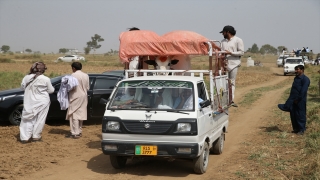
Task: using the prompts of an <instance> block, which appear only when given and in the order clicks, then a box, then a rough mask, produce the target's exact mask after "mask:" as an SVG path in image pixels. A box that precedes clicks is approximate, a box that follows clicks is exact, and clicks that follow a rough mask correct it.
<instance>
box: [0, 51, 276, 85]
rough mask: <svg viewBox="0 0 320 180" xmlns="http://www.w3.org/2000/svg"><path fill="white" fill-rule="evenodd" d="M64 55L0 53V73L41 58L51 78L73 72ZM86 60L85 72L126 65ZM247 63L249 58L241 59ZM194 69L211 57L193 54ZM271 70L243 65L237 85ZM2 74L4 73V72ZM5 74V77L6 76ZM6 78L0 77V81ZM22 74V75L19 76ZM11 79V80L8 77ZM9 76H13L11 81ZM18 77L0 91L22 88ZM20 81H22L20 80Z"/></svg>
mask: <svg viewBox="0 0 320 180" xmlns="http://www.w3.org/2000/svg"><path fill="white" fill-rule="evenodd" d="M60 56H63V55H62V54H60V55H59V54H56V55H52V54H47V55H33V54H30V55H28V54H23V55H19V54H18V55H17V54H14V55H10V54H2V55H1V56H0V73H1V72H15V73H20V74H21V77H23V76H24V75H25V74H27V73H28V71H29V68H30V67H31V65H32V64H33V63H34V62H37V61H42V62H44V63H46V65H47V67H48V70H47V71H46V73H45V75H47V76H49V77H54V76H58V75H64V74H71V73H72V71H71V67H70V63H65V62H59V63H55V62H54V61H55V60H56V59H57V58H58V57H60ZM84 57H85V58H86V62H83V69H82V70H83V71H84V72H86V73H102V72H104V71H107V70H114V69H123V64H121V63H120V61H119V57H118V56H117V55H113V56H104V55H95V56H93V55H84ZM261 59H263V61H261V62H263V63H268V62H271V61H273V62H274V60H275V59H276V56H270V57H269V56H268V57H263V58H261ZM242 61H243V63H244V64H245V61H246V57H244V58H243V59H242ZM191 63H192V64H191V65H192V69H208V67H209V66H208V57H206V56H194V57H192V61H191ZM269 75H270V70H269V68H267V67H250V68H247V67H240V69H239V72H238V75H237V86H239V87H241V86H247V85H251V84H259V83H264V82H267V81H269V80H270V76H269ZM2 76H3V74H2ZM3 77H4V76H3ZM3 77H0V82H1V81H4V80H2V78H3ZM18 77H19V76H18ZM8 78H9V80H8ZM10 78H12V79H11V80H10ZM16 78H17V76H14V77H11V76H10V75H8V76H6V79H7V81H9V82H10V81H11V82H13V83H14V84H9V85H2V86H0V90H4V89H10V88H12V87H19V86H20V82H19V81H20V80H17V79H16ZM17 82H19V83H17Z"/></svg>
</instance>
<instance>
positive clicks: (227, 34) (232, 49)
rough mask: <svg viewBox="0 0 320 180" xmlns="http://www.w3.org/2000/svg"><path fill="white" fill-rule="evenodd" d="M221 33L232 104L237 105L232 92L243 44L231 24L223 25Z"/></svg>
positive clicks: (242, 52)
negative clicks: (230, 86) (226, 60)
mask: <svg viewBox="0 0 320 180" xmlns="http://www.w3.org/2000/svg"><path fill="white" fill-rule="evenodd" d="M220 33H222V35H223V37H224V39H223V40H222V41H221V50H222V51H225V52H226V57H227V59H228V66H227V69H228V76H229V79H230V80H231V85H232V104H231V105H232V106H234V107H238V106H237V105H236V104H235V103H234V102H233V100H234V92H235V84H236V76H237V72H238V68H239V67H240V64H241V56H243V54H244V45H243V41H242V39H240V38H239V37H237V36H235V35H236V30H235V29H234V28H233V27H232V26H229V25H228V26H225V27H224V28H223V30H222V31H221V32H220Z"/></svg>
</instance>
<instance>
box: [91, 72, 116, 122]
mask: <svg viewBox="0 0 320 180" xmlns="http://www.w3.org/2000/svg"><path fill="white" fill-rule="evenodd" d="M118 80H119V79H118V78H117V77H104V76H101V77H96V80H95V81H94V84H93V89H92V92H91V100H90V102H89V103H90V113H91V114H90V116H91V117H102V116H103V115H104V111H105V108H106V106H105V105H104V104H100V103H99V101H100V99H101V98H104V99H108V98H109V96H110V94H111V93H112V91H113V89H114V87H115V86H116V84H117V82H118Z"/></svg>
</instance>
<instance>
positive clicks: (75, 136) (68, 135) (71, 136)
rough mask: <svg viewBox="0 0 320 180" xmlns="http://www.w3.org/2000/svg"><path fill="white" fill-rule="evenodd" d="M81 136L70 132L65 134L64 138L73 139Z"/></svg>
mask: <svg viewBox="0 0 320 180" xmlns="http://www.w3.org/2000/svg"><path fill="white" fill-rule="evenodd" d="M80 137H81V135H80V134H79V135H72V134H67V135H66V136H65V138H73V139H79V138H80Z"/></svg>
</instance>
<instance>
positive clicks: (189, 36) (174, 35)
mask: <svg viewBox="0 0 320 180" xmlns="http://www.w3.org/2000/svg"><path fill="white" fill-rule="evenodd" d="M162 37H164V38H165V39H166V40H168V41H171V42H172V43H173V45H174V49H175V50H176V51H178V52H179V54H176V55H181V54H208V51H209V50H208V48H207V46H206V45H205V43H206V42H208V41H209V39H207V38H206V37H204V36H202V35H200V34H198V33H195V32H192V31H172V32H169V33H166V34H164V35H163V36H162Z"/></svg>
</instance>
